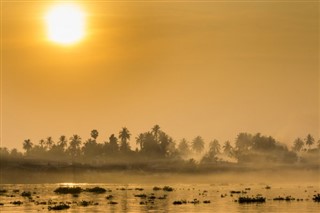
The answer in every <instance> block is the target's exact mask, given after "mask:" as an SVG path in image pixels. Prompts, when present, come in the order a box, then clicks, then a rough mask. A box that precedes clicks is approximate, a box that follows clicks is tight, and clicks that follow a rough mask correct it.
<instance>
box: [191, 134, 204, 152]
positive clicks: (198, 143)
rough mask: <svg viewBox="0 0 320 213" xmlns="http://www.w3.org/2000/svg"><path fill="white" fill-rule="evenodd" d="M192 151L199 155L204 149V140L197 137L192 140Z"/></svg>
mask: <svg viewBox="0 0 320 213" xmlns="http://www.w3.org/2000/svg"><path fill="white" fill-rule="evenodd" d="M192 149H193V150H194V151H195V152H196V153H198V154H199V153H201V152H202V151H203V149H204V140H203V139H202V137H201V136H197V137H195V138H194V139H193V141H192Z"/></svg>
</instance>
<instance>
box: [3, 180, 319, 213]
mask: <svg viewBox="0 0 320 213" xmlns="http://www.w3.org/2000/svg"><path fill="white" fill-rule="evenodd" d="M73 185H74V186H80V187H81V188H83V189H85V188H92V187H95V186H99V187H103V188H105V189H110V190H111V192H106V193H103V194H94V193H89V192H82V193H80V195H79V197H73V196H72V195H70V194H67V195H59V194H56V193H54V190H55V189H56V188H57V187H59V186H73ZM154 186H155V185H137V184H129V185H119V184H100V183H97V184H66V183H60V184H21V185H17V184H14V185H13V184H11V185H10V184H3V185H0V189H2V190H3V189H5V190H7V192H6V193H3V194H1V195H0V203H1V204H3V205H1V206H0V212H40V211H48V206H53V205H48V202H52V203H53V202H58V203H59V202H69V203H71V204H70V209H68V210H63V211H57V212H184V213H185V212H223V213H225V212H229V213H233V212H286V213H291V212H299V213H302V212H303V213H307V212H320V203H316V202H314V201H313V200H312V197H313V195H314V194H316V193H320V187H319V185H307V184H305V185H289V184H287V185H280V184H279V185H274V184H273V185H271V189H266V188H265V187H266V184H226V183H224V184H201V185H196V184H193V185H190V184H172V185H170V186H171V187H173V188H174V191H172V192H165V191H162V190H159V191H153V187H154ZM157 186H159V187H163V186H164V185H157ZM136 188H143V191H138V190H135V189H136ZM246 188H250V190H248V189H247V190H245V189H246ZM14 190H16V191H14ZM17 190H19V192H17ZM231 190H236V191H238V190H239V191H246V192H247V194H246V195H247V196H256V195H257V194H261V195H262V196H264V197H266V202H265V203H259V204H257V203H251V204H239V203H238V202H235V200H236V199H237V198H238V197H239V196H240V195H239V194H233V195H232V196H231V194H230V191H231ZM23 191H30V192H31V193H32V198H33V201H32V200H29V198H26V197H22V196H21V193H22V192H23ZM151 193H154V195H155V197H156V199H154V203H150V202H149V203H148V204H141V203H140V202H144V201H146V200H147V199H143V198H139V197H135V196H134V195H137V194H146V195H150V194H151ZM108 195H113V196H114V198H113V201H115V202H117V204H113V205H112V204H109V200H108V199H106V197H107V196H108ZM163 195H167V197H166V199H158V198H159V197H163ZM221 195H226V196H223V197H222V196H221ZM289 195H290V196H292V197H294V198H296V200H294V201H273V198H275V197H278V196H289ZM194 199H198V200H199V201H200V203H199V204H192V203H187V204H183V205H173V202H174V201H176V200H187V201H192V200H194ZM297 199H303V201H297ZM83 200H85V201H92V203H97V205H89V206H87V207H83V206H80V205H79V203H80V202H81V201H83ZM205 200H210V203H208V204H205V203H203V201H205ZM13 201H21V202H23V204H21V205H13V204H11V202H13ZM43 201H45V202H46V203H47V204H38V203H40V202H43ZM51 212H52V211H51Z"/></svg>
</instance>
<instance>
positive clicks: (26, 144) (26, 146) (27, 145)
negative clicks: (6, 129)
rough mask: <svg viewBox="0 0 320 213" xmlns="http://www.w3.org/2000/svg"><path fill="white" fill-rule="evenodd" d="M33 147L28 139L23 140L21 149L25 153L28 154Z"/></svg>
mask: <svg viewBox="0 0 320 213" xmlns="http://www.w3.org/2000/svg"><path fill="white" fill-rule="evenodd" d="M32 147H33V143H32V142H31V140H30V139H27V140H24V142H23V149H24V150H26V153H27V154H28V153H29V152H30V150H31V149H32Z"/></svg>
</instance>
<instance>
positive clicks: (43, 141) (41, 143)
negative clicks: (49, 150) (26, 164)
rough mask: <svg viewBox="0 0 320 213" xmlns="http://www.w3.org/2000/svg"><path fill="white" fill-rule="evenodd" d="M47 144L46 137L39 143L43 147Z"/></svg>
mask: <svg viewBox="0 0 320 213" xmlns="http://www.w3.org/2000/svg"><path fill="white" fill-rule="evenodd" d="M45 144H46V141H45V140H44V139H41V140H40V141H39V145H40V147H41V148H44V147H45Z"/></svg>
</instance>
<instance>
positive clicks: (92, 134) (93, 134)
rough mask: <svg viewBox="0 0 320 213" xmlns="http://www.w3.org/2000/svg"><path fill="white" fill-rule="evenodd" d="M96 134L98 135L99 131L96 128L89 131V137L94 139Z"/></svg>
mask: <svg viewBox="0 0 320 213" xmlns="http://www.w3.org/2000/svg"><path fill="white" fill-rule="evenodd" d="M98 136H99V132H98V131H97V130H96V129H94V130H92V131H91V137H92V138H93V139H94V140H96V139H97V137H98Z"/></svg>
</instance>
